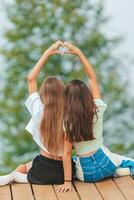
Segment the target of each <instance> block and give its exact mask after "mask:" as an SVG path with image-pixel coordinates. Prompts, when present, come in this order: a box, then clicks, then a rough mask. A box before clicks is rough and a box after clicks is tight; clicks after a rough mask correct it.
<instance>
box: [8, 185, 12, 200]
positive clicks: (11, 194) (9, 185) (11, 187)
mask: <svg viewBox="0 0 134 200" xmlns="http://www.w3.org/2000/svg"><path fill="white" fill-rule="evenodd" d="M11 186H12V185H11V184H9V188H10V195H11V200H13V192H12V187H11Z"/></svg>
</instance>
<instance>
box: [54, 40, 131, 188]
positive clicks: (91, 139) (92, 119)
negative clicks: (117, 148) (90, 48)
mask: <svg viewBox="0 0 134 200" xmlns="http://www.w3.org/2000/svg"><path fill="white" fill-rule="evenodd" d="M64 46H66V47H67V48H68V49H69V51H68V52H66V53H68V54H73V55H76V56H78V58H79V59H80V61H81V63H82V65H83V67H84V70H85V72H86V74H87V76H88V78H89V82H90V89H89V88H88V87H87V86H86V84H85V83H84V82H82V81H80V80H72V81H70V82H69V83H68V84H67V86H66V90H65V93H66V111H65V116H64V127H65V132H66V134H67V136H66V137H67V140H68V141H69V142H70V143H72V146H73V145H74V147H75V150H76V156H74V157H73V159H74V161H75V163H76V177H77V178H78V179H79V180H81V181H84V182H97V181H100V180H102V179H104V178H105V177H110V176H123V175H131V176H132V177H134V160H133V159H131V158H126V157H124V156H120V155H117V154H114V153H112V152H110V151H109V150H108V149H107V148H106V147H105V146H104V145H103V114H104V112H105V110H106V108H107V105H106V103H104V101H103V100H102V98H101V94H100V90H99V86H98V83H97V79H96V74H95V72H94V70H93V68H92V66H91V64H90V63H89V61H88V59H87V58H86V57H85V56H84V54H83V53H82V52H81V50H80V49H78V48H77V47H76V46H74V45H73V44H71V43H69V42H64ZM69 142H68V144H67V143H66V146H65V147H64V149H65V150H66V152H71V148H72V146H71V145H70V143H69ZM68 157H69V156H68ZM70 158H71V155H70ZM70 163H71V159H70ZM69 167H70V168H69ZM66 168H68V170H70V171H71V164H69V161H68V163H67V166H66ZM70 181H71V180H70ZM70 184H71V182H70ZM64 187H65V186H64V185H61V186H59V187H58V191H63V190H64Z"/></svg>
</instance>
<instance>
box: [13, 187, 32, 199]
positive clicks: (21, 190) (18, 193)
mask: <svg viewBox="0 0 134 200" xmlns="http://www.w3.org/2000/svg"><path fill="white" fill-rule="evenodd" d="M11 189H12V195H13V200H24V199H25V200H34V198H33V195H32V190H31V186H30V184H18V183H14V184H12V185H11Z"/></svg>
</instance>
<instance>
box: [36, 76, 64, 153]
mask: <svg viewBox="0 0 134 200" xmlns="http://www.w3.org/2000/svg"><path fill="white" fill-rule="evenodd" d="M39 94H40V97H41V100H42V102H43V104H44V113H43V116H42V119H41V123H40V133H41V137H42V141H43V144H44V145H45V146H46V148H47V150H48V151H49V152H51V153H52V154H53V155H56V154H57V153H58V152H59V148H60V146H59V144H62V143H63V116H64V103H65V87H64V85H63V83H62V82H61V81H60V80H58V79H57V78H55V77H48V78H47V79H45V80H44V82H43V83H42V86H41V88H40V90H39Z"/></svg>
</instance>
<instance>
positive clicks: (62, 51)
mask: <svg viewBox="0 0 134 200" xmlns="http://www.w3.org/2000/svg"><path fill="white" fill-rule="evenodd" d="M57 50H58V51H59V54H61V55H62V56H63V55H64V54H66V53H67V52H69V49H68V48H67V47H66V46H64V44H63V45H62V46H61V45H60V46H59V47H58V48H57Z"/></svg>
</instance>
